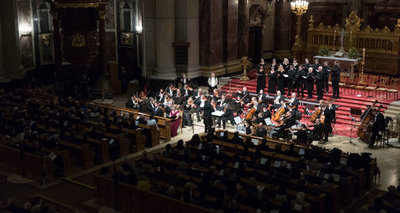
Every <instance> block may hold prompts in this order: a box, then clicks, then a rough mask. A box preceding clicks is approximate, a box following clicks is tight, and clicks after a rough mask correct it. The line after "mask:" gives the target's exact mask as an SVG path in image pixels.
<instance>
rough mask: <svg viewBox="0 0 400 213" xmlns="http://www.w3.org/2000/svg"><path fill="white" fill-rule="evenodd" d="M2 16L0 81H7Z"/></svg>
mask: <svg viewBox="0 0 400 213" xmlns="http://www.w3.org/2000/svg"><path fill="white" fill-rule="evenodd" d="M1 32H2V30H1V17H0V82H7V81H8V80H9V79H8V78H7V73H6V70H5V69H4V60H3V38H2V36H1Z"/></svg>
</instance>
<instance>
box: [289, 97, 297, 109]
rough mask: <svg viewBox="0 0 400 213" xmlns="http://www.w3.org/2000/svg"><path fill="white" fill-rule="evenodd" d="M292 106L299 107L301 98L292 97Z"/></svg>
mask: <svg viewBox="0 0 400 213" xmlns="http://www.w3.org/2000/svg"><path fill="white" fill-rule="evenodd" d="M289 104H291V105H292V106H295V107H298V106H299V99H297V98H295V99H294V100H293V101H292V99H290V103H289Z"/></svg>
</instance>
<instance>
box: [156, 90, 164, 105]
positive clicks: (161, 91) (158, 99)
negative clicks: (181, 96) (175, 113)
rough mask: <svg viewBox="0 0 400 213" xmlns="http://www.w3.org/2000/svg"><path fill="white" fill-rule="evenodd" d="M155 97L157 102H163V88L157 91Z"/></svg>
mask: <svg viewBox="0 0 400 213" xmlns="http://www.w3.org/2000/svg"><path fill="white" fill-rule="evenodd" d="M156 99H157V101H158V102H160V103H163V102H164V99H165V92H164V89H163V88H161V89H160V91H159V92H157V94H156Z"/></svg>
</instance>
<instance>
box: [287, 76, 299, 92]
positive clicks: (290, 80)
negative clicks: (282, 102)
mask: <svg viewBox="0 0 400 213" xmlns="http://www.w3.org/2000/svg"><path fill="white" fill-rule="evenodd" d="M296 74H297V73H296V70H289V71H288V76H289V77H288V80H287V82H288V89H289V92H288V96H289V95H292V92H294V88H295V83H296Z"/></svg>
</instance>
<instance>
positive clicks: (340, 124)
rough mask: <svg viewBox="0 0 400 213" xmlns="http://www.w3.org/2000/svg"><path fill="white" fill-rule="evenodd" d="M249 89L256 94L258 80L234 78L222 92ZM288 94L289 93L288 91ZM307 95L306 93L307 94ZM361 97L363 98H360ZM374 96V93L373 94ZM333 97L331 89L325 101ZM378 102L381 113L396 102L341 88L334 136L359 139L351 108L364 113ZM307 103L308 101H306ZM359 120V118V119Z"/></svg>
mask: <svg viewBox="0 0 400 213" xmlns="http://www.w3.org/2000/svg"><path fill="white" fill-rule="evenodd" d="M244 86H245V87H247V89H248V90H249V91H250V92H251V93H255V92H256V87H257V80H256V79H251V80H249V81H241V80H240V79H239V78H233V79H232V83H231V85H229V83H227V84H226V85H224V86H223V87H222V88H221V90H222V91H224V92H225V93H227V94H228V97H229V96H230V91H231V92H232V94H235V93H237V90H241V89H242V88H243V87H244ZM267 88H268V78H267V79H266V90H267ZM286 93H287V91H286ZM305 95H306V92H305ZM359 95H361V96H359ZM371 95H372V92H371ZM331 96H332V87H330V88H329V93H328V94H324V99H326V100H327V99H329V97H331ZM316 98H317V95H316V89H314V94H313V99H311V100H308V101H313V102H317V100H316ZM376 99H377V100H378V101H379V103H380V104H381V105H382V109H381V111H382V112H383V111H385V110H386V109H387V107H388V106H389V105H390V103H391V102H393V101H394V100H395V98H387V97H385V96H384V94H381V95H378V96H374V97H371V96H368V94H366V92H365V91H359V90H354V89H347V88H340V98H339V99H337V100H336V101H335V102H334V104H336V105H340V106H339V108H338V109H337V110H336V118H337V119H336V124H335V129H336V131H335V130H333V133H334V134H338V135H343V136H348V137H349V136H350V135H352V136H353V137H357V134H356V132H357V128H358V125H359V123H358V122H354V125H355V127H354V128H353V133H352V134H351V133H350V132H351V124H352V121H351V119H350V118H349V116H348V114H349V113H350V108H353V109H361V110H362V112H364V110H365V109H366V108H367V106H368V105H371V104H372V103H373V102H374V101H375V100H376ZM304 100H306V101H307V99H304ZM304 108H305V106H299V110H300V111H301V112H302V113H303V112H304ZM308 119H309V116H307V115H306V114H304V113H303V119H302V122H304V123H310V122H308ZM358 119H359V117H358Z"/></svg>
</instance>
